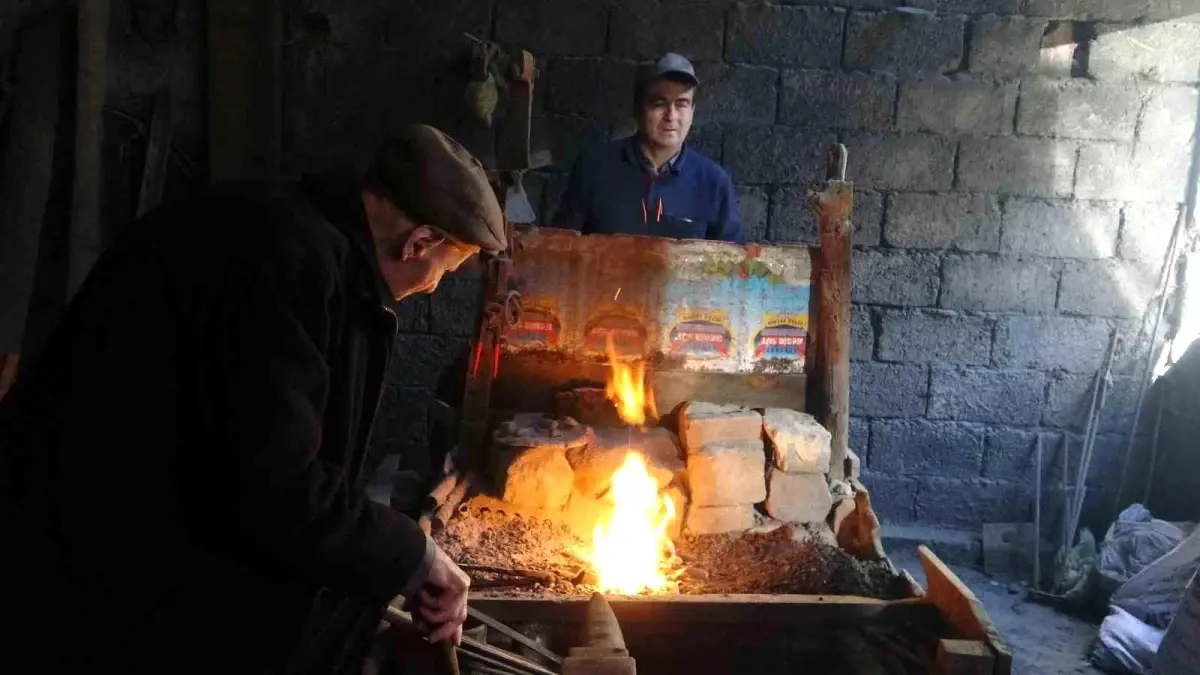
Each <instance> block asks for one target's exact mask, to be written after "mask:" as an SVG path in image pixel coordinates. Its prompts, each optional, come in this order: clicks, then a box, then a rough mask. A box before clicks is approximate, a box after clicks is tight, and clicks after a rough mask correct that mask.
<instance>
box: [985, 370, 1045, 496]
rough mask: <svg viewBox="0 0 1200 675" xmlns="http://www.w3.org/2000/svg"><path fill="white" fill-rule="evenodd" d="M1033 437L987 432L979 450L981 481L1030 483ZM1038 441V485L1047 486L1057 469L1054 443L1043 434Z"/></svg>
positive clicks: (1006, 430)
mask: <svg viewBox="0 0 1200 675" xmlns="http://www.w3.org/2000/svg"><path fill="white" fill-rule="evenodd" d="M1051 386H1053V385H1051ZM1037 435H1038V432H1036V431H1027V430H1024V429H1010V428H1003V427H1002V428H992V429H988V432H987V438H986V440H985V442H984V448H983V477H984V478H993V479H997V480H1007V481H1015V482H1025V483H1032V482H1033V472H1034V470H1035V469H1036V467H1035V465H1034V461H1035V459H1036V458H1037V455H1036V450H1035V444H1036V443H1037ZM1042 440H1043V443H1042V485H1048V484H1050V483H1051V482H1052V480H1053V481H1056V480H1058V476H1057V474H1054V473H1051V472H1050V469H1052V468H1053V467H1055V466H1057V464H1056V463H1055V459H1056V457H1057V452H1058V450H1057V443H1058V440H1057V437H1056V436H1055V435H1053V434H1045V436H1044V438H1043V439H1042Z"/></svg>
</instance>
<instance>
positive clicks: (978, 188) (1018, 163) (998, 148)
mask: <svg viewBox="0 0 1200 675" xmlns="http://www.w3.org/2000/svg"><path fill="white" fill-rule="evenodd" d="M1076 150H1077V145H1076V144H1075V143H1074V142H1073V141H1057V140H1054V141H1051V140H1046V139H1042V138H968V139H964V140H963V141H962V146H961V148H960V150H959V159H958V184H957V186H956V187H957V188H958V189H959V190H961V191H964V192H988V193H995V194H1002V195H1017V196H1025V197H1065V196H1068V195H1070V194H1071V182H1072V177H1073V175H1074V171H1075V155H1076Z"/></svg>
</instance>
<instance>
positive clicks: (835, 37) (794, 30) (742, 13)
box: [725, 4, 846, 68]
mask: <svg viewBox="0 0 1200 675" xmlns="http://www.w3.org/2000/svg"><path fill="white" fill-rule="evenodd" d="M845 19H846V11H845V10H843V9H834V8H824V7H779V6H775V5H740V4H739V5H737V6H736V7H734V8H733V9H731V10H729V17H728V22H729V23H728V34H727V36H726V44H725V56H726V57H727V58H728V59H729V60H730V61H732V62H734V63H757V64H764V65H771V66H798V67H813V68H836V67H837V65H838V61H839V59H840V58H841V47H842V25H843V24H844V23H845Z"/></svg>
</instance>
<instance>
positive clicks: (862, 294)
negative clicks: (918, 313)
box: [851, 251, 939, 306]
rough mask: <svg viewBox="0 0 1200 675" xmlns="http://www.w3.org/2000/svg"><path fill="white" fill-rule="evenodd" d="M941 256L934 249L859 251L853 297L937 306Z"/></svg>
mask: <svg viewBox="0 0 1200 675" xmlns="http://www.w3.org/2000/svg"><path fill="white" fill-rule="evenodd" d="M938 264H939V260H938V258H937V256H935V255H933V254H931V253H883V252H879V251H855V252H854V258H853V261H852V262H851V266H852V269H853V270H854V275H853V276H854V278H853V288H852V289H851V297H852V298H853V300H854V302H862V303H867V304H873V305H897V306H933V305H934V304H936V303H937V296H938Z"/></svg>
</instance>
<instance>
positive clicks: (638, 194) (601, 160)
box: [553, 54, 746, 244]
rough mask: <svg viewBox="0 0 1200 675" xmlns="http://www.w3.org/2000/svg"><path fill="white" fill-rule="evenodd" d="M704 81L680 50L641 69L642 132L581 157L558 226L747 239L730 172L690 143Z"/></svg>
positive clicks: (636, 98) (637, 98)
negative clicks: (699, 86) (689, 139)
mask: <svg viewBox="0 0 1200 675" xmlns="http://www.w3.org/2000/svg"><path fill="white" fill-rule="evenodd" d="M699 83H700V81H699V80H698V79H697V78H696V71H695V69H694V68H693V67H692V64H691V63H690V62H689V61H688V60H687V59H685V58H684V57H682V56H680V55H678V54H667V55H666V56H663V57H662V58H661V59H659V60H658V62H657V63H655V64H654V65H652V66H649V67H646V68H642V69H640V71H639V75H638V80H637V85H636V87H635V88H634V95H633V103H634V114H635V116H636V117H637V122H638V132H637V134H635V135H634V136H631V137H629V138H625V139H621V140H618V141H614V142H612V143H608V144H607V145H604V146H601V147H599V148H596V149H594V150H592V151H590V152H587V153H585V154H584V155H583V156H582V157H581V158H580V159H579V161H577V162H576V164H575V166H574V168H573V169H572V170H571V177H570V180H569V182H568V183H567V190H566V193H565V194H564V195H563V198H562V203H561V206H560V207H559V210H558V213H557V214H555V218H554V221H553V223H554V226H555V227H562V228H568V229H574V230H580V231H582V232H583V233H585V234H588V233H592V232H600V233H604V234H646V235H655V236H660V237H676V238H684V239H718V240H722V241H731V242H735V243H739V244H741V243H745V241H746V235H745V234H744V233H743V232H742V223H741V219H740V218H739V216H738V205H737V192H736V191H735V190H734V187H733V182H732V181H730V180H729V174H727V173H725V170H724V169H722V168H721V167H720V165H718V164H717V163H716V162H714V161H713V160H711V159H709V158H708V157H707V156H706V155H705V154H704V153H702V152H700V151H699V150H697V149H696V148H693V147H690V146H689V145H688V144H687V135H688V131H690V130H691V128H692V116H693V114H694V112H695V106H694V103H695V94H696V87H697V85H699Z"/></svg>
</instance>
